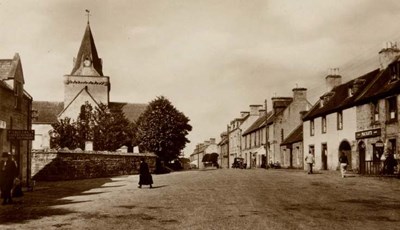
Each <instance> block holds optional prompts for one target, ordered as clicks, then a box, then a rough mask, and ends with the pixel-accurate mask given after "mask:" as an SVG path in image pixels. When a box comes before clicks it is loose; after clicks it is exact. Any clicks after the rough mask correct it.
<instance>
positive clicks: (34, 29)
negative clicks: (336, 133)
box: [0, 0, 400, 156]
mask: <svg viewBox="0 0 400 230" xmlns="http://www.w3.org/2000/svg"><path fill="white" fill-rule="evenodd" d="M85 9H89V10H90V11H91V13H90V14H91V16H90V25H91V29H92V33H93V36H94V39H95V43H96V47H97V51H98V53H99V57H100V58H102V59H103V73H104V75H106V76H110V81H111V92H110V100H111V101H113V102H130V103H149V102H150V101H152V100H154V99H155V98H156V97H157V96H161V95H163V96H165V97H166V98H168V99H169V100H170V101H171V102H172V104H173V105H175V107H176V108H177V109H178V110H179V111H181V112H183V113H184V114H185V115H186V116H187V117H189V119H190V124H191V125H192V126H193V130H192V132H190V134H189V135H188V139H189V140H190V141H191V143H189V144H188V145H187V147H186V148H185V149H184V152H185V155H186V156H188V155H190V154H191V153H192V151H193V149H194V148H195V145H196V144H197V143H201V142H203V141H205V140H208V139H209V138H216V139H217V141H219V140H220V134H221V132H223V131H225V130H226V126H227V124H228V123H229V122H230V121H231V120H233V119H234V118H236V117H239V116H240V111H246V110H249V105H250V104H264V100H267V102H268V107H269V108H271V104H270V102H271V100H270V99H271V97H273V96H292V89H293V88H295V87H304V88H307V95H308V98H309V101H310V102H311V103H315V102H316V100H317V99H318V98H319V96H321V95H322V93H324V92H325V76H326V75H328V74H329V73H330V69H332V68H339V72H340V74H341V75H342V78H343V82H345V81H348V80H350V79H352V78H355V77H358V76H360V75H362V74H364V73H367V72H368V71H371V70H374V69H376V68H378V67H379V56H378V52H379V51H380V50H381V49H382V48H384V46H385V44H386V43H387V42H396V41H400V27H399V26H398V22H399V21H400V13H399V12H400V1H397V0H382V1H375V0H324V1H320V0H302V1H298V0H274V1H269V0H263V1H262V0H251V1H248V0H246V1H244V0H242V1H239V0H215V1H209V0H202V1H196V0H193V1H191V0H181V1H175V0H168V1H165V0H159V1H156V0H153V1H148V0H143V1H139V0H137V1H133V0H124V1H122V0H121V1H116V0H112V1H111V0H109V1H104V0H103V1H100V0H99V1H95V0H89V1H80V0H72V1H71V0H70V1H61V0H41V1H34V0H31V1H13V0H0V59H10V58H12V57H13V56H14V54H15V53H16V52H18V53H19V55H20V57H21V60H22V66H23V71H24V77H25V90H26V91H28V93H29V94H31V95H32V96H33V98H34V100H37V101H63V95H64V92H63V89H64V88H63V76H64V75H65V74H69V73H70V72H71V70H72V64H73V58H74V57H76V55H77V53H78V49H79V46H80V42H81V40H82V37H83V33H84V31H85V27H86V23H87V17H86V13H85ZM399 45H400V43H399Z"/></svg>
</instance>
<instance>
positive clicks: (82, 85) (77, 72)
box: [33, 22, 147, 151]
mask: <svg viewBox="0 0 400 230" xmlns="http://www.w3.org/2000/svg"><path fill="white" fill-rule="evenodd" d="M60 80H61V79H60ZM110 90H111V80H110V77H109V76H105V75H104V74H103V60H102V59H101V58H99V55H98V53H97V49H96V45H95V43H94V38H93V34H92V31H91V28H90V24H89V22H88V23H87V26H86V29H85V33H84V35H83V39H82V42H81V46H80V48H79V51H78V54H77V57H76V58H75V59H74V63H73V68H72V71H71V73H70V74H67V75H65V76H64V101H63V102H55V101H34V102H33V111H34V119H33V128H34V129H35V130H36V134H35V141H34V143H33V148H34V149H48V148H50V139H51V137H50V133H49V131H50V130H52V127H51V124H52V123H54V122H56V121H57V120H58V119H60V118H65V117H69V118H71V119H72V120H76V118H77V117H78V115H79V112H80V109H81V106H82V105H83V104H84V103H85V102H88V103H90V104H91V105H92V106H98V105H99V104H100V103H103V104H105V105H108V108H109V109H110V110H122V111H123V112H124V114H125V116H126V117H127V118H128V119H129V120H130V121H135V120H136V119H137V118H138V117H139V115H140V114H141V113H142V112H143V111H144V110H145V109H146V106H147V105H146V104H136V103H125V102H110ZM130 151H132V149H130Z"/></svg>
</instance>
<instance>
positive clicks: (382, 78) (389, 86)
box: [357, 57, 400, 104]
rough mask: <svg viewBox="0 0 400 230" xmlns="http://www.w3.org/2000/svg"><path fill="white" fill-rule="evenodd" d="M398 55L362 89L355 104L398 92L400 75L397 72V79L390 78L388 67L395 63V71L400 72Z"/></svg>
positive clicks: (399, 91) (399, 89)
mask: <svg viewBox="0 0 400 230" xmlns="http://www.w3.org/2000/svg"><path fill="white" fill-rule="evenodd" d="M399 60H400V57H398V58H397V60H395V61H394V62H393V63H391V64H390V65H389V67H388V68H386V69H385V70H383V71H381V72H380V73H379V75H378V76H377V78H375V80H374V81H373V82H372V83H371V84H370V85H369V86H368V87H367V88H366V89H365V90H364V92H363V93H362V94H361V95H360V96H359V98H358V99H357V104H363V103H368V102H370V101H373V100H376V99H380V98H385V97H388V96H391V95H397V94H400V76H399V73H397V80H396V79H394V80H392V76H393V75H392V73H391V71H390V68H391V67H392V66H396V65H397V71H399V72H400V68H399V67H400V61H399Z"/></svg>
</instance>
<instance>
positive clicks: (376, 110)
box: [372, 101, 379, 122]
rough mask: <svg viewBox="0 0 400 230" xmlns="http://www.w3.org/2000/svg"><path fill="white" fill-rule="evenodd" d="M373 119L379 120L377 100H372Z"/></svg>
mask: <svg viewBox="0 0 400 230" xmlns="http://www.w3.org/2000/svg"><path fill="white" fill-rule="evenodd" d="M372 121H373V122H378V121H379V103H378V102H377V101H374V102H372Z"/></svg>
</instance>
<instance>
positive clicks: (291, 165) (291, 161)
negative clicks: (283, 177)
mask: <svg viewBox="0 0 400 230" xmlns="http://www.w3.org/2000/svg"><path fill="white" fill-rule="evenodd" d="M289 168H293V151H292V148H289Z"/></svg>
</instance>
